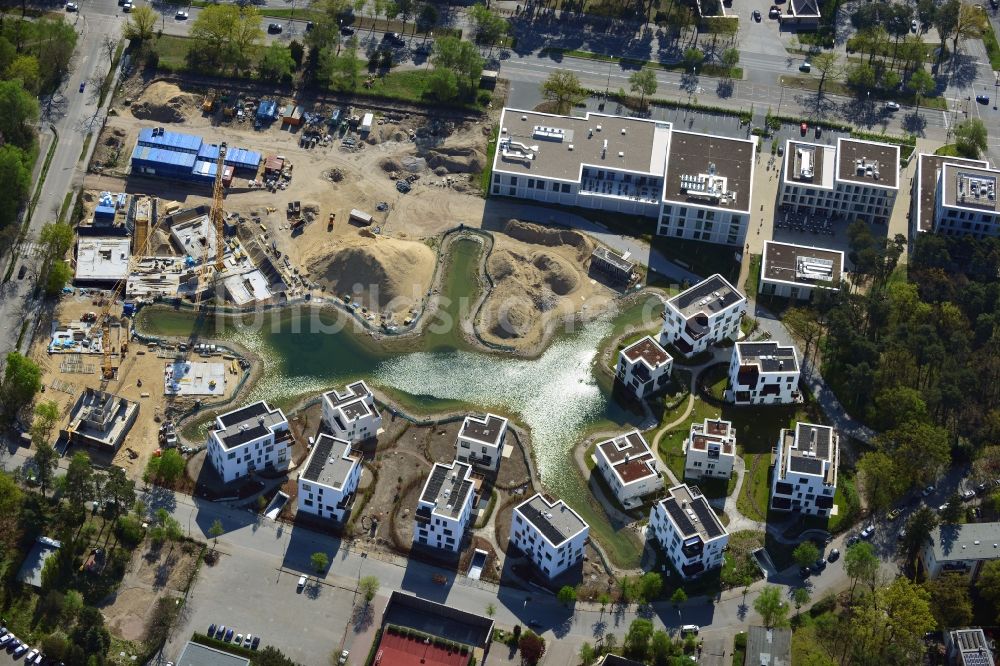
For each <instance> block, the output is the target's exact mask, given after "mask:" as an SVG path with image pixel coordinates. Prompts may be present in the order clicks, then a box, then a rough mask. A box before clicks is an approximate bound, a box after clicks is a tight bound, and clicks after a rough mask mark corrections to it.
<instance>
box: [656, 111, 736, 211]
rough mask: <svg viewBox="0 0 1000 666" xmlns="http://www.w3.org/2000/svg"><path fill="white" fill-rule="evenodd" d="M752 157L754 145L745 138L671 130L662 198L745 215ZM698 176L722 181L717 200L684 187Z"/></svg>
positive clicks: (696, 189) (702, 190)
mask: <svg viewBox="0 0 1000 666" xmlns="http://www.w3.org/2000/svg"><path fill="white" fill-rule="evenodd" d="M754 158H755V152H754V142H753V141H750V140H748V139H734V138H730V137H725V136H714V135H711V134H697V133H694V132H677V131H674V132H673V133H672V136H671V137H670V160H669V161H668V162H667V179H666V182H665V183H664V188H663V189H664V191H663V198H664V200H666V201H672V202H676V203H679V204H682V205H683V204H685V203H690V204H693V205H696V206H713V207H718V208H723V209H727V210H737V211H745V212H749V210H750V182H751V177H752V174H753V167H754ZM702 175H706V176H710V177H711V178H713V179H719V178H721V179H724V180H725V186H724V187H721V185H720V189H719V190H717V191H718V192H722V191H723V190H724V193H723V196H722V197H721V198H719V197H715V196H709V195H710V194H711V192H710V191H709V190H706V189H701V188H700V187H693V188H692V187H690V186H689V185H688V184H687V182H688V180H689V179H690V178H692V177H694V178H696V179H697V178H699V177H700V176H702ZM705 182H706V183H707V181H705ZM720 182H721V181H720Z"/></svg>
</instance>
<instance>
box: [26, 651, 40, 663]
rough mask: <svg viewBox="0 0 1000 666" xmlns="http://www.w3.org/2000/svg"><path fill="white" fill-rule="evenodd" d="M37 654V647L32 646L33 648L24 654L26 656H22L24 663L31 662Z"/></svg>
mask: <svg viewBox="0 0 1000 666" xmlns="http://www.w3.org/2000/svg"><path fill="white" fill-rule="evenodd" d="M37 656H38V648H33V649H32V650H31V652H29V653H28V654H27V655H26V656H25V657H24V663H26V664H30V663H32V662H33V661H35V657H37Z"/></svg>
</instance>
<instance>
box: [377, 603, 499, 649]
mask: <svg viewBox="0 0 1000 666" xmlns="http://www.w3.org/2000/svg"><path fill="white" fill-rule="evenodd" d="M390 625H391V626H395V627H402V628H404V629H412V630H414V631H417V632H420V633H421V634H427V635H429V636H435V637H437V638H440V639H443V640H446V641H450V642H452V643H457V644H459V645H462V646H468V647H469V649H470V650H472V652H473V653H472V657H473V658H474V659H475V662H476V663H477V664H485V663H493V662H492V660H488V656H489V652H490V647H491V646H492V645H493V628H494V624H493V620H492V619H490V618H488V617H485V616H483V615H476V614H475V613H469V612H467V611H463V610H459V609H457V608H455V607H453V606H449V605H446V604H439V603H436V602H434V601H429V600H427V599H423V598H421V597H418V596H415V595H412V594H408V593H406V592H400V591H398V590H394V591H392V592H391V593H390V594H389V601H388V602H387V603H386V605H385V611H384V612H383V613H382V627H383V628H387V627H388V626H390ZM383 633H384V632H383ZM431 643H433V641H432V642H431ZM422 644H423V641H422V639H418V641H415V642H410V643H402V644H401V643H399V642H394V643H393V645H392V646H391V649H392V650H393V652H385V653H383V659H382V662H381V664H382V665H384V666H390V665H391V666H420V664H440V665H442V666H465V665H466V664H468V663H469V662H470V659H469V655H462V657H464V658H463V659H461V660H460V661H453V659H454V658H455V657H456V656H458V655H457V654H456V653H455V652H454V651H453V650H441V651H439V652H434V653H433V654H432V655H430V656H431V659H429V660H427V661H421V659H422V657H424V656H425V653H424V652H423V647H422ZM375 654H378V651H377V650H376V651H375Z"/></svg>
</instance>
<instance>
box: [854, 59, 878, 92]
mask: <svg viewBox="0 0 1000 666" xmlns="http://www.w3.org/2000/svg"><path fill="white" fill-rule="evenodd" d="M876 79H877V77H876V74H875V68H874V67H872V66H871V65H869V64H867V63H857V64H855V65H851V66H850V67H848V68H847V84H848V85H850V86H853V87H855V88H857V89H859V90H862V91H863V90H866V89H871V88H874V87H875V84H876Z"/></svg>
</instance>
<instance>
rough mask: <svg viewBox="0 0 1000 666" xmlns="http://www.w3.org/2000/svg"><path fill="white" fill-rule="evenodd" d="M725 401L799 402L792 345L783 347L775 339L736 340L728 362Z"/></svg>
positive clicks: (781, 403) (770, 403)
mask: <svg viewBox="0 0 1000 666" xmlns="http://www.w3.org/2000/svg"><path fill="white" fill-rule="evenodd" d="M726 400H728V401H730V402H732V403H734V404H737V405H790V404H792V403H795V402H800V401H801V400H802V396H801V394H800V393H799V361H798V358H797V357H796V354H795V347H783V346H781V345H779V344H778V343H777V342H737V343H736V345H735V346H734V347H733V355H732V358H731V360H730V362H729V386H728V388H727V389H726Z"/></svg>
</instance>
